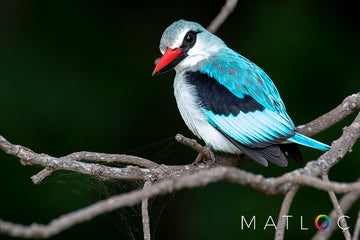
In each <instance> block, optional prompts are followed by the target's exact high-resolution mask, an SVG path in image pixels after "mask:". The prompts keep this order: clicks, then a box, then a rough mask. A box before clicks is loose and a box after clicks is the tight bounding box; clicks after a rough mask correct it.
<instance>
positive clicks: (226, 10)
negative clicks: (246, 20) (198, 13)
mask: <svg viewBox="0 0 360 240" xmlns="http://www.w3.org/2000/svg"><path fill="white" fill-rule="evenodd" d="M236 4H237V0H226V2H225V5H224V6H223V7H222V8H221V11H220V12H219V14H218V15H217V16H216V17H215V18H214V20H212V21H211V23H210V25H209V26H208V27H207V30H208V31H209V32H212V33H215V32H217V30H218V29H219V28H220V26H221V25H222V24H223V23H224V22H225V20H226V19H227V18H228V16H229V15H230V13H232V11H234V9H235V7H236Z"/></svg>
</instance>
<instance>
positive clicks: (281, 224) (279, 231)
mask: <svg viewBox="0 0 360 240" xmlns="http://www.w3.org/2000/svg"><path fill="white" fill-rule="evenodd" d="M298 189H299V185H294V186H293V187H292V188H291V189H290V190H289V192H287V193H286V195H285V198H284V201H283V202H282V204H281V210H280V213H279V218H278V222H277V228H276V232H275V240H282V239H284V232H285V226H286V229H287V226H288V219H287V218H284V216H286V215H287V214H288V213H289V209H290V205H291V203H292V201H293V200H294V197H295V194H296V192H297V190H298Z"/></svg>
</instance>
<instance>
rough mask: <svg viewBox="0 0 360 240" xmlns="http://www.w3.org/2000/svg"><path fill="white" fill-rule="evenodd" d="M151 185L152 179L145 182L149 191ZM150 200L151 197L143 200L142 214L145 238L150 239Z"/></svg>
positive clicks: (145, 186) (146, 189) (145, 188)
mask: <svg viewBox="0 0 360 240" xmlns="http://www.w3.org/2000/svg"><path fill="white" fill-rule="evenodd" d="M150 186H151V181H150V180H147V181H145V183H144V188H143V189H144V191H148V189H149V187H150ZM148 201H149V199H144V200H142V202H141V216H142V223H143V232H144V240H150V239H151V235H150V219H149V210H148Z"/></svg>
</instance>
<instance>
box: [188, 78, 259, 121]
mask: <svg viewBox="0 0 360 240" xmlns="http://www.w3.org/2000/svg"><path fill="white" fill-rule="evenodd" d="M186 80H187V82H188V83H189V84H191V85H193V86H195V88H196V92H197V94H198V97H199V99H200V101H201V105H202V107H203V108H205V109H206V110H210V111H212V112H213V113H215V114H218V115H225V116H228V115H230V113H231V114H233V115H234V116H237V115H238V114H239V112H240V111H241V112H244V113H248V112H255V111H257V110H259V111H263V110H264V106H263V105H261V104H260V103H259V102H257V101H256V100H255V99H254V98H252V97H251V96H250V95H244V97H243V98H238V97H237V96H235V95H234V94H233V93H232V92H230V91H229V90H228V89H227V88H226V87H225V86H223V85H221V84H220V83H219V82H218V81H216V80H215V79H214V78H211V77H209V76H208V75H207V74H204V73H201V72H200V71H195V72H186Z"/></svg>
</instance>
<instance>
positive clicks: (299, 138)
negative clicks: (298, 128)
mask: <svg viewBox="0 0 360 240" xmlns="http://www.w3.org/2000/svg"><path fill="white" fill-rule="evenodd" d="M288 141H290V142H294V143H297V144H300V145H304V146H306V147H311V148H315V149H318V150H321V151H327V150H329V149H330V148H331V147H330V146H329V145H327V144H324V143H322V142H319V141H316V140H314V139H312V138H309V137H306V136H304V135H301V134H300V133H295V136H293V137H292V138H289V139H288Z"/></svg>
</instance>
